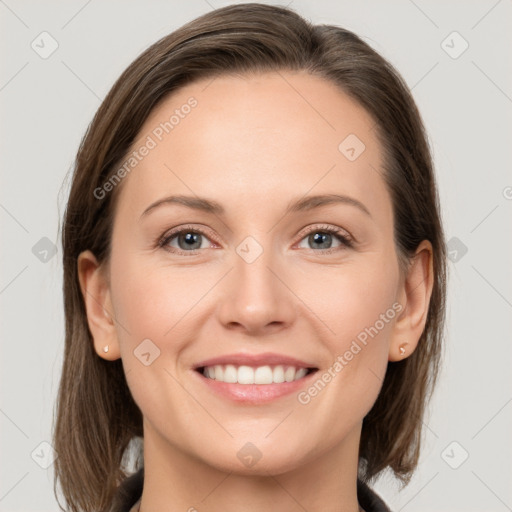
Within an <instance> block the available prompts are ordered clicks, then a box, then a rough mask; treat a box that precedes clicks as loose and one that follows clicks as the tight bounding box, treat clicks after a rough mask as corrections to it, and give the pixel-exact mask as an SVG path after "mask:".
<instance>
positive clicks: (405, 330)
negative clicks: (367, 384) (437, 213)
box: [388, 240, 434, 361]
mask: <svg viewBox="0 0 512 512" xmlns="http://www.w3.org/2000/svg"><path fill="white" fill-rule="evenodd" d="M403 281H404V282H403V283H402V285H401V289H400V293H399V299H398V301H399V303H400V304H401V305H402V306H403V310H402V312H401V313H400V315H399V316H398V318H397V320H396V322H395V326H394V329H393V336H392V341H391V344H390V347H389V356H388V360H389V361H400V360H402V359H405V358H406V357H409V356H410V355H411V354H412V353H413V352H414V350H415V349H416V347H417V345H418V342H419V340H420V337H421V335H422V333H423V330H424V328H425V323H426V321H427V314H428V308H429V304H430V297H431V295H432V287H433V283H434V272H433V250H432V244H431V243H430V242H429V241H428V240H423V241H422V242H421V244H420V245H419V246H418V248H417V250H416V253H415V254H414V256H413V257H412V259H411V262H410V265H409V269H408V271H407V275H406V276H405V278H404V280H403Z"/></svg>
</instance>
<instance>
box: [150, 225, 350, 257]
mask: <svg viewBox="0 0 512 512" xmlns="http://www.w3.org/2000/svg"><path fill="white" fill-rule="evenodd" d="M187 231H190V232H194V233H199V234H201V235H204V236H205V237H206V238H208V239H211V240H212V241H213V242H215V243H217V244H219V245H220V242H219V240H218V238H217V237H216V236H215V235H214V234H213V232H212V233H210V231H209V230H208V229H206V228H203V227H201V226H199V227H198V226H197V225H195V224H184V225H181V226H176V227H175V228H172V229H171V230H169V231H166V232H165V233H164V235H162V236H160V237H158V239H157V241H156V245H157V246H158V247H161V248H163V249H164V250H167V251H169V252H171V253H172V252H173V253H176V254H186V255H188V256H194V255H196V254H198V253H199V252H200V251H201V250H202V249H193V250H190V251H183V250H181V249H177V248H175V247H173V248H172V250H171V249H168V248H167V247H166V246H167V243H168V242H169V240H170V239H172V238H174V237H175V236H176V235H179V234H181V233H183V232H187ZM314 232H320V233H321V232H324V233H325V232H326V233H330V234H333V235H335V236H337V237H339V241H340V242H341V243H342V245H344V246H345V247H347V248H351V247H353V245H354V243H356V242H357V241H356V240H355V239H354V237H353V236H352V235H351V234H350V233H349V232H348V231H346V230H345V229H343V228H340V227H338V226H334V225H330V224H313V225H309V226H307V227H305V228H304V229H302V230H301V231H300V233H299V234H298V235H297V236H298V239H297V241H296V242H295V244H297V243H299V242H301V241H302V240H303V239H304V238H305V237H306V236H308V235H309V234H311V233H314ZM338 250H340V249H339V248H336V247H331V248H329V249H320V250H314V249H311V251H313V252H318V253H326V252H336V251H338Z"/></svg>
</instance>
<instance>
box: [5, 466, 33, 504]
mask: <svg viewBox="0 0 512 512" xmlns="http://www.w3.org/2000/svg"><path fill="white" fill-rule="evenodd" d="M28 473H29V472H28V471H27V472H26V473H25V474H24V475H23V476H22V477H21V478H20V479H19V480H18V481H17V482H16V483H15V484H14V485H13V486H12V487H11V488H10V489H9V490H8V491H7V492H6V493H5V494H4V495H3V496H2V497H1V498H0V501H2V500H3V499H4V498H5V497H6V496H7V495H8V494H9V493H10V492H11V491H12V490H13V489H14V488H15V487H16V486H17V485H18V484H19V483H20V482H21V481H22V480H23V479H24V478H25V477H26V476H27V475H28Z"/></svg>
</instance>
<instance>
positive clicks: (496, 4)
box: [471, 0, 501, 30]
mask: <svg viewBox="0 0 512 512" xmlns="http://www.w3.org/2000/svg"><path fill="white" fill-rule="evenodd" d="M500 3H501V0H498V1H497V2H496V3H495V4H494V5H493V6H492V7H491V8H490V9H489V10H488V11H487V12H486V13H485V14H484V15H483V16H482V17H481V18H480V19H479V20H478V21H477V22H476V23H475V24H474V25H473V26H472V27H471V30H473V29H474V28H475V27H476V26H477V25H479V24H480V22H482V21H483V20H484V19H485V18H486V17H487V15H488V14H490V13H491V11H493V10H494V8H495V7H497V6H498V4H500Z"/></svg>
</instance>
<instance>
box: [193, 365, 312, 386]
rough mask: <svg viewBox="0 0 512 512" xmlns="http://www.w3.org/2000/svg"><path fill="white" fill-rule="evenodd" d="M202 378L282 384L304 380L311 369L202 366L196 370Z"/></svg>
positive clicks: (231, 382)
mask: <svg viewBox="0 0 512 512" xmlns="http://www.w3.org/2000/svg"><path fill="white" fill-rule="evenodd" d="M198 370H199V371H200V372H201V373H202V374H203V376H204V377H206V378H208V379H213V380H216V381H219V382H226V383H229V384H235V383H238V384H246V385H247V384H282V383H283V382H293V381H295V380H299V379H302V378H304V377H305V376H306V375H308V374H309V373H311V372H312V371H314V369H313V368H301V367H296V366H284V365H276V366H270V365H265V366H258V367H252V366H246V365H241V366H235V365H233V364H227V365H220V364H216V365H213V366H204V367H202V368H199V369H198Z"/></svg>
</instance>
